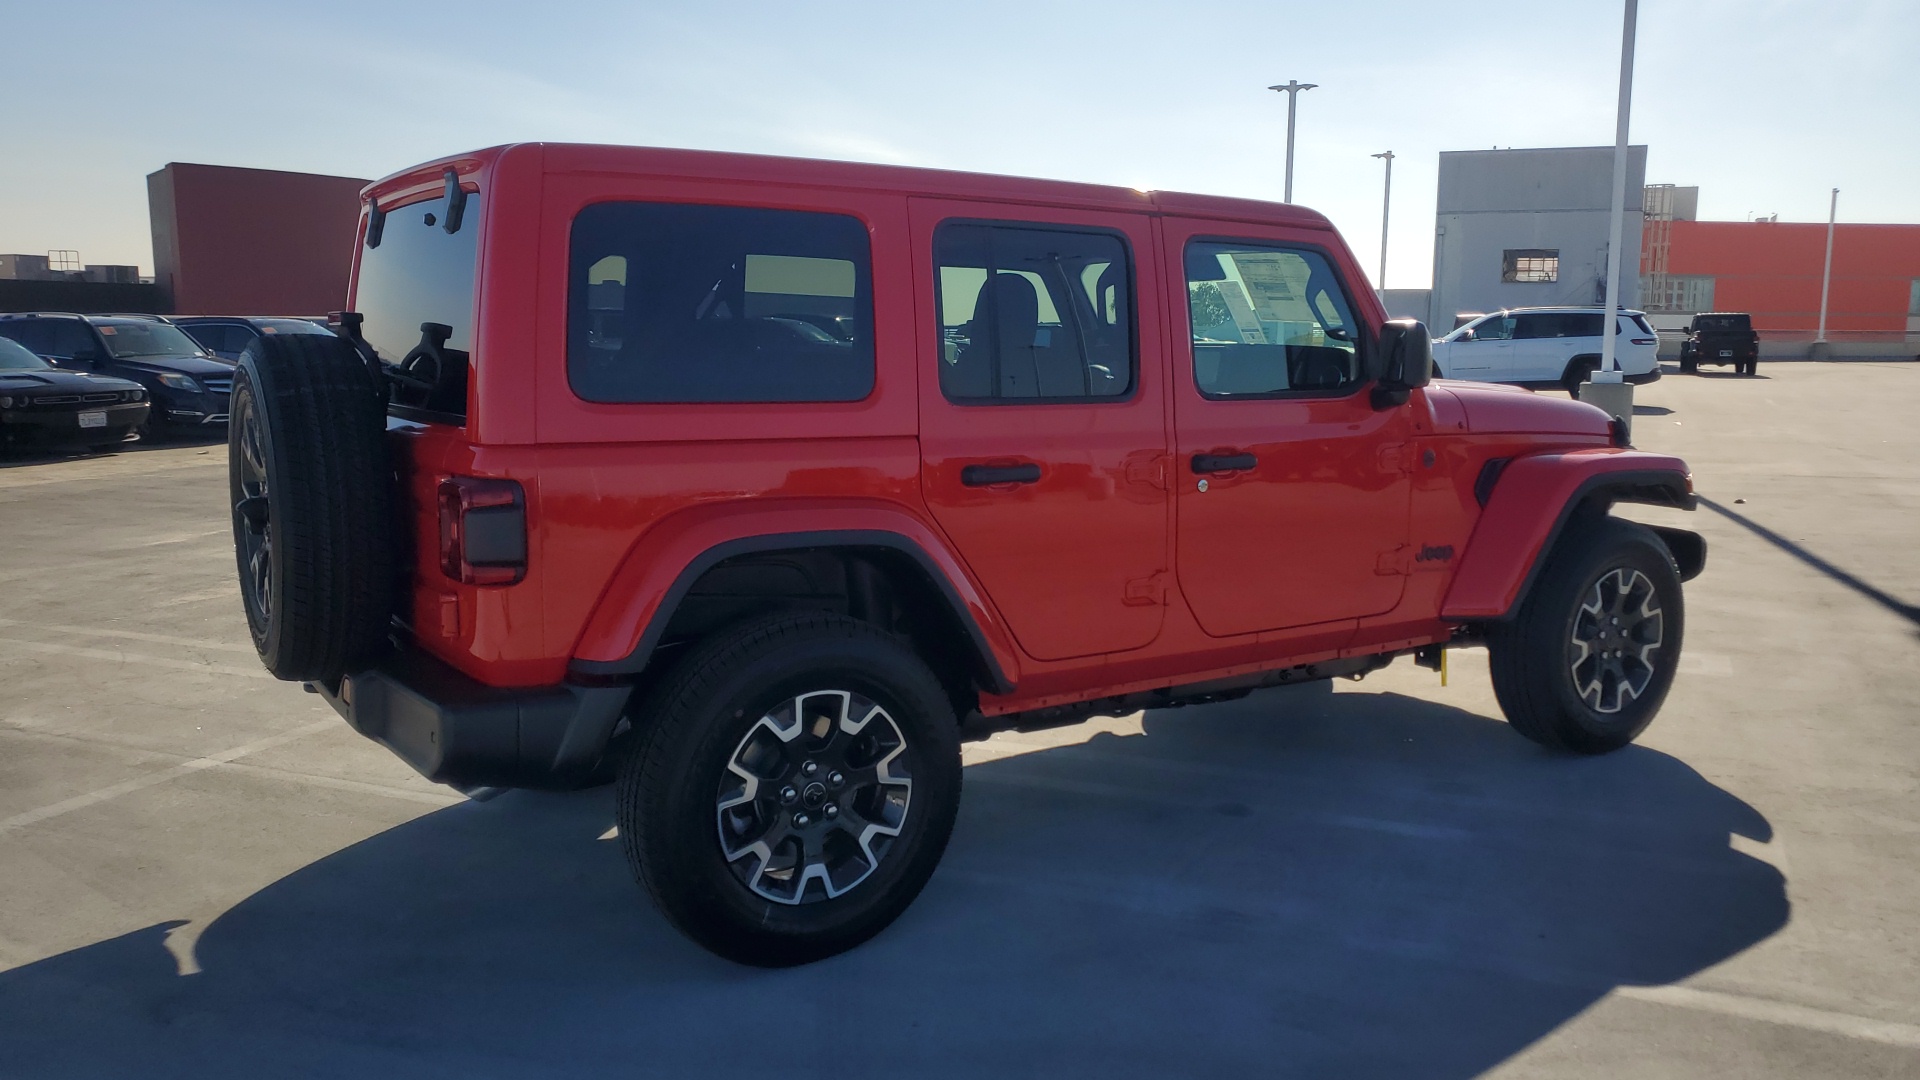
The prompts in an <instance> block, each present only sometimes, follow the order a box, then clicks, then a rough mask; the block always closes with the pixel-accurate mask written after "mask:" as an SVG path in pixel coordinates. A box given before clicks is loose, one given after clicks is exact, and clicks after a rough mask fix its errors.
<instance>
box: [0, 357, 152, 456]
mask: <svg viewBox="0 0 1920 1080" xmlns="http://www.w3.org/2000/svg"><path fill="white" fill-rule="evenodd" d="M147 408H148V405H147V392H146V390H145V389H143V388H142V387H141V386H140V384H139V383H135V382H129V381H127V380H126V379H116V378H112V377H110V376H107V375H94V374H91V373H85V372H77V371H61V370H59V369H58V368H55V367H54V366H53V365H52V364H49V363H47V362H46V361H45V360H42V359H40V357H38V356H36V355H34V354H33V353H32V352H31V351H30V350H28V349H27V347H26V346H24V345H21V344H20V343H18V342H16V341H12V340H10V339H8V338H4V337H0V449H15V448H20V447H29V446H37V447H48V448H58V447H66V446H93V447H99V448H102V449H105V448H109V447H112V446H114V445H116V444H118V443H121V442H125V441H126V438H127V435H128V434H129V433H131V432H132V431H133V429H134V428H136V427H138V426H139V425H140V422H141V421H143V420H145V419H146V418H147Z"/></svg>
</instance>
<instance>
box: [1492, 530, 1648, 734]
mask: <svg viewBox="0 0 1920 1080" xmlns="http://www.w3.org/2000/svg"><path fill="white" fill-rule="evenodd" d="M1574 529H1577V530H1578V531H1577V532H1576V531H1572V530H1574ZM1569 530H1570V531H1569V533H1568V534H1567V535H1565V536H1564V537H1563V538H1562V539H1561V540H1560V542H1559V543H1558V544H1556V545H1555V547H1554V549H1553V551H1552V552H1551V553H1550V554H1549V555H1548V557H1547V562H1546V565H1545V566H1543V567H1542V568H1541V571H1540V576H1539V578H1538V580H1536V581H1535V582H1534V584H1533V588H1532V590H1531V591H1530V592H1529V593H1528V594H1527V598H1526V600H1525V601H1524V602H1523V603H1522V604H1521V606H1520V611H1519V614H1518V616H1517V617H1516V618H1514V619H1513V620H1511V621H1509V622H1504V623H1496V624H1494V625H1493V626H1492V627H1491V628H1490V629H1489V632H1488V635H1487V648H1488V651H1489V654H1490V660H1491V667H1492V672H1493V692H1494V696H1495V697H1496V698H1497V699H1498V700H1499V702H1500V710H1501V711H1502V712H1503V713H1505V714H1506V717H1507V722H1508V723H1510V724H1511V725H1512V726H1513V729H1514V730H1515V731H1517V732H1519V733H1520V734H1521V735H1524V736H1526V737H1527V738H1529V739H1532V740H1533V741H1534V742H1536V743H1539V744H1540V745H1542V746H1545V747H1548V748H1550V749H1554V750H1563V751H1571V752H1574V753H1581V754H1604V753H1607V752H1609V751H1612V750H1618V749H1620V748H1621V747H1623V746H1625V745H1627V744H1628V743H1630V742H1632V741H1633V740H1634V739H1635V738H1636V737H1638V736H1639V734H1640V733H1641V732H1642V731H1644V730H1646V727H1647V725H1648V724H1649V723H1651V722H1652V720H1653V717H1654V714H1655V713H1657V712H1659V710H1660V704H1661V702H1662V701H1664V700H1665V699H1666V696H1667V691H1668V689H1669V688H1671V687H1672V685H1673V676H1674V672H1675V670H1676V668H1677V667H1678V665H1679V663H1680V644H1681V637H1682V634H1683V632H1684V630H1685V609H1684V604H1683V600H1682V596H1681V591H1680V572H1679V569H1678V567H1677V566H1676V565H1675V564H1674V561H1673V555H1672V554H1671V553H1670V552H1669V551H1668V550H1667V548H1666V545H1665V544H1663V543H1661V541H1660V538H1659V536H1657V535H1655V534H1654V533H1653V532H1652V530H1650V529H1647V528H1646V527H1645V526H1642V525H1636V524H1634V523H1632V522H1629V521H1621V520H1619V519H1617V518H1608V517H1601V518H1589V519H1587V520H1586V521H1585V522H1581V521H1579V520H1576V521H1575V522H1574V523H1572V524H1570V525H1569ZM1616 571H1620V572H1622V574H1623V576H1627V577H1631V576H1632V575H1634V574H1638V575H1643V576H1644V577H1645V579H1646V580H1647V582H1648V583H1649V584H1650V585H1651V587H1652V593H1653V598H1654V602H1655V604H1656V605H1657V608H1658V610H1659V612H1660V616H1661V618H1660V622H1661V625H1660V628H1659V630H1660V645H1659V648H1658V649H1656V650H1654V651H1653V652H1652V654H1651V657H1650V658H1649V659H1650V666H1651V668H1652V674H1651V676H1650V677H1649V678H1648V680H1647V682H1646V684H1645V685H1644V687H1643V688H1641V689H1640V690H1639V691H1638V692H1637V694H1636V695H1635V696H1633V697H1632V698H1631V699H1630V700H1629V699H1627V698H1626V696H1625V695H1624V694H1621V695H1619V696H1618V697H1617V698H1616V701H1615V704H1616V705H1617V709H1616V711H1612V712H1602V711H1600V710H1598V709H1596V708H1595V707H1593V705H1592V704H1590V703H1589V702H1588V701H1587V700H1585V699H1583V697H1582V695H1581V693H1580V690H1579V688H1578V687H1577V686H1576V678H1577V676H1576V675H1575V668H1574V665H1573V663H1572V660H1573V657H1574V655H1575V651H1576V649H1578V648H1579V647H1578V646H1574V645H1572V644H1571V639H1572V638H1573V636H1574V635H1575V633H1576V632H1577V626H1576V620H1577V619H1578V618H1579V616H1580V613H1581V610H1582V607H1583V605H1585V604H1586V603H1588V602H1589V600H1590V598H1592V597H1593V596H1595V595H1596V594H1595V592H1594V590H1595V589H1596V588H1597V587H1598V586H1599V583H1600V582H1601V581H1602V580H1603V579H1606V578H1608V577H1609V575H1612V574H1614V573H1615V572H1616ZM1614 580H1616V581H1617V580H1619V579H1614Z"/></svg>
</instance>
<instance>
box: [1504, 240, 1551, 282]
mask: <svg viewBox="0 0 1920 1080" xmlns="http://www.w3.org/2000/svg"><path fill="white" fill-rule="evenodd" d="M1522 259H1543V260H1544V259H1552V260H1553V276H1552V277H1521V276H1520V261H1521V260H1522ZM1559 280H1560V249H1559V248H1504V249H1502V250H1501V252H1500V283H1501V284H1503V285H1553V284H1557V283H1558V282H1559Z"/></svg>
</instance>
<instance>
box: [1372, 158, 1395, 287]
mask: <svg viewBox="0 0 1920 1080" xmlns="http://www.w3.org/2000/svg"><path fill="white" fill-rule="evenodd" d="M1373 156H1374V157H1377V158H1379V159H1381V160H1382V161H1385V162H1386V163H1387V190H1386V193H1385V194H1384V195H1382V196H1381V197H1380V204H1381V205H1380V281H1379V284H1377V285H1375V286H1374V288H1377V289H1385V288H1386V287H1387V222H1388V221H1389V220H1391V219H1392V217H1393V151H1391V150H1388V151H1387V152H1385V153H1383V154H1375V155H1373Z"/></svg>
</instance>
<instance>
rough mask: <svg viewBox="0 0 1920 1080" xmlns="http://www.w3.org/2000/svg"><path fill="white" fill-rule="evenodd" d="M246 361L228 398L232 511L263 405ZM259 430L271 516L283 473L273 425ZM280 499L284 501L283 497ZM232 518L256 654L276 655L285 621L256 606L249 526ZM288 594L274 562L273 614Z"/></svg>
mask: <svg viewBox="0 0 1920 1080" xmlns="http://www.w3.org/2000/svg"><path fill="white" fill-rule="evenodd" d="M244 361H250V358H243V363H241V365H240V366H239V367H237V368H235V369H234V372H233V396H232V397H231V398H230V399H229V404H228V409H227V496H228V497H227V503H228V507H229V509H231V508H232V507H233V506H235V505H237V504H238V503H239V502H240V500H241V498H242V497H243V496H244V494H245V493H244V492H243V491H242V489H241V486H240V484H241V481H240V463H241V460H242V457H243V455H244V451H243V450H242V449H241V440H242V439H244V438H245V435H246V431H245V418H246V417H247V416H248V415H250V414H252V413H254V412H256V411H257V410H258V409H259V402H260V390H259V385H258V383H259V373H258V372H257V371H256V370H255V368H254V367H253V365H252V363H251V362H244ZM259 428H260V454H261V457H262V458H263V459H264V460H265V463H266V466H267V477H268V486H267V505H268V507H269V511H268V512H269V516H271V514H272V510H273V509H274V507H273V500H274V498H275V497H276V496H279V493H278V490H277V485H275V484H274V483H273V482H272V480H273V477H274V476H275V475H277V474H278V473H280V472H281V471H282V470H280V469H279V468H278V466H277V463H276V462H275V460H274V455H275V450H276V444H275V442H274V438H273V429H272V425H270V424H268V423H266V422H265V420H264V419H262V420H261V422H260V425H259ZM279 497H281V498H284V496H279ZM230 516H231V517H232V519H233V559H234V564H235V569H236V570H237V571H238V572H239V574H240V605H241V607H242V608H243V609H244V610H245V612H246V616H247V631H248V633H250V634H251V635H252V637H253V647H254V649H255V651H257V652H258V653H259V654H260V655H261V656H263V657H267V656H273V655H276V654H278V652H279V651H280V629H281V626H282V623H283V621H282V620H281V619H276V618H271V617H268V616H265V615H263V614H262V613H261V612H260V610H259V608H258V607H257V606H256V604H255V603H254V598H253V590H252V589H251V588H250V587H249V586H248V579H249V578H251V577H252V574H253V571H252V568H251V567H249V566H248V565H247V554H246V535H245V533H246V525H245V524H243V523H242V522H241V520H240V515H239V514H238V513H237V512H236V513H232V514H231V515H230ZM285 593H286V565H285V562H284V560H280V559H275V560H274V562H273V568H272V573H271V575H270V577H269V579H268V582H267V597H268V600H269V606H270V607H271V608H272V609H273V610H274V611H279V610H280V604H281V601H282V599H283V597H284V596H285Z"/></svg>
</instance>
